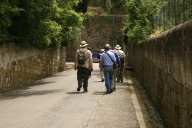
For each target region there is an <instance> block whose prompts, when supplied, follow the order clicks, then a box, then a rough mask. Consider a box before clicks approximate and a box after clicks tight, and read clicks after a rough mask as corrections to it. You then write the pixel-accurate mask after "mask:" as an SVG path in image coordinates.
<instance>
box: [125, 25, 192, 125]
mask: <svg viewBox="0 0 192 128" xmlns="http://www.w3.org/2000/svg"><path fill="white" fill-rule="evenodd" d="M128 51H129V57H128V58H129V64H130V65H132V66H133V67H134V70H135V72H136V74H137V77H138V78H139V79H140V81H142V84H143V86H144V87H145V89H146V90H147V92H148V94H149V96H150V97H151V99H152V101H153V103H154V105H155V106H156V108H157V110H158V111H159V112H160V114H161V115H162V117H163V119H164V121H165V123H166V125H167V127H169V128H191V127H192V21H189V22H186V23H184V24H181V25H179V26H177V27H175V28H173V29H171V30H169V31H167V32H164V33H163V34H161V35H160V36H158V37H156V38H153V39H149V40H146V41H143V42H141V43H140V44H138V45H134V46H133V47H129V50H128Z"/></svg>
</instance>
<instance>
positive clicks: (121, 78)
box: [119, 65, 124, 82]
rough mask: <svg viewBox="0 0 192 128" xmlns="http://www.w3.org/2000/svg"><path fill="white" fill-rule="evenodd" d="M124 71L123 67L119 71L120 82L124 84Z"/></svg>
mask: <svg viewBox="0 0 192 128" xmlns="http://www.w3.org/2000/svg"><path fill="white" fill-rule="evenodd" d="M123 69H124V66H123V65H122V66H121V68H120V71H119V77H120V82H123Z"/></svg>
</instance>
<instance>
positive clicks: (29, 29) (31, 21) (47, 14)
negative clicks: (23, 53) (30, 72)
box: [0, 0, 83, 48]
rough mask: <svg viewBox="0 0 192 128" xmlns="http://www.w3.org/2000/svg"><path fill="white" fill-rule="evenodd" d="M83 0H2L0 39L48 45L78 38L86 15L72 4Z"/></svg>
mask: <svg viewBox="0 0 192 128" xmlns="http://www.w3.org/2000/svg"><path fill="white" fill-rule="evenodd" d="M79 1H80V0H49V1H47V0H2V1H1V3H0V18H1V19H2V20H1V21H0V43H6V42H10V41H12V42H14V43H17V44H20V45H22V46H28V47H38V48H48V47H58V46H60V45H67V44H69V43H71V42H73V41H74V40H75V38H76V37H77V34H78V32H77V31H78V30H79V29H80V28H81V27H82V21H83V18H82V16H81V15H80V14H79V13H76V12H75V11H74V10H73V9H72V7H73V6H74V5H77V4H78V2H79Z"/></svg>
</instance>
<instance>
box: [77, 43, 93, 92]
mask: <svg viewBox="0 0 192 128" xmlns="http://www.w3.org/2000/svg"><path fill="white" fill-rule="evenodd" d="M87 45H88V44H87V43H86V42H85V41H82V42H81V43H80V48H79V49H78V50H77V51H76V56H75V62H74V69H75V70H76V69H77V81H78V88H77V91H80V90H81V87H82V86H83V89H84V92H88V79H89V74H90V69H91V70H93V62H92V53H91V51H90V50H88V49H87Z"/></svg>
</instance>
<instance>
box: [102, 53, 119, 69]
mask: <svg viewBox="0 0 192 128" xmlns="http://www.w3.org/2000/svg"><path fill="white" fill-rule="evenodd" d="M107 53H108V54H109V55H110V57H111V59H112V60H113V61H114V62H115V61H116V58H115V55H114V53H113V52H111V51H107ZM110 57H109V56H108V55H107V54H106V53H102V55H101V58H100V61H101V62H102V63H103V65H104V66H112V65H113V64H114V63H113V61H112V60H111V59H110Z"/></svg>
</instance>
